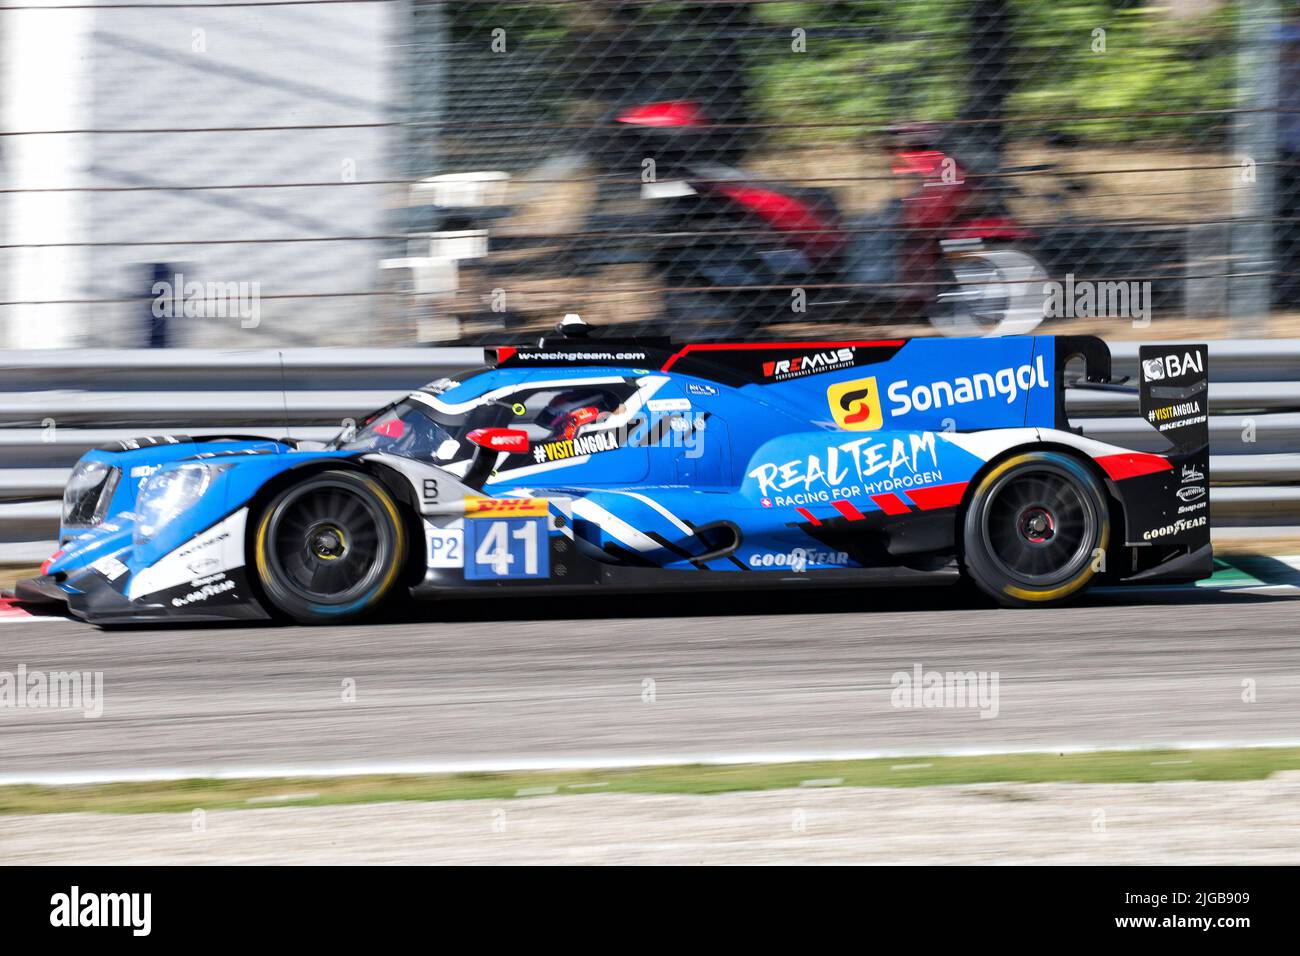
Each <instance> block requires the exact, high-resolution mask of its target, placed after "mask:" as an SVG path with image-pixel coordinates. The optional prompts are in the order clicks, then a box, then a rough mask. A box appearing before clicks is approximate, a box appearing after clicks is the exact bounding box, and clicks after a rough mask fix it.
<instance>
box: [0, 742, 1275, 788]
mask: <svg viewBox="0 0 1300 956" xmlns="http://www.w3.org/2000/svg"><path fill="white" fill-rule="evenodd" d="M1266 747H1300V740H1297V739H1285V740H1270V741H1240V740H1203V741H1192V742H1190V743H1189V742H1185V741H1173V742H1170V741H1166V742H1161V741H1147V742H1143V743H1141V744H1124V745H1120V746H1105V745H1103V746H1090V745H1088V744H1063V745H1057V746H1049V745H1046V744H1044V745H1041V746H1036V747H1008V748H996V747H994V748H984V747H971V748H956V749H942V748H941V749H938V750H933V749H929V750H916V749H912V750H820V751H798V750H792V751H757V752H753V753H747V752H744V751H738V752H736V753H724V754H712V755H708V756H701V755H700V754H680V755H673V756H666V755H660V756H651V757H629V756H617V757H615V756H609V757H601V756H593V757H555V758H552V759H548V758H546V757H504V758H500V759H485V760H436V761H406V762H401V761H394V762H387V763H337V764H304V765H302V766H283V765H281V766H263V767H247V768H238V769H229V768H228V769H213V768H205V767H165V768H158V769H151V770H87V771H75V770H73V771H54V772H50V773H29V772H21V771H20V772H18V773H3V774H0V786H11V785H15V784H32V785H36V786H86V785H92V784H100V783H141V782H150V781H169V780H193V779H209V780H247V779H252V778H256V777H263V778H269V777H357V776H370V775H376V776H388V775H401V774H420V775H430V774H452V773H511V772H516V771H521V772H522V771H539V770H549V771H565V770H627V769H635V768H638V767H680V766H687V765H691V764H704V765H708V766H728V765H735V764H786V763H821V762H827V761H837V760H882V759H883V760H915V759H917V758H919V757H989V756H1007V755H1014V754H1036V753H1043V754H1048V753H1055V754H1082V753H1128V752H1133V751H1141V750H1177V751H1195V750H1238V749H1250V750H1254V749H1260V748H1266Z"/></svg>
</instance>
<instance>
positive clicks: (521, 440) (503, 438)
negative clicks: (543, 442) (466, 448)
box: [465, 428, 532, 455]
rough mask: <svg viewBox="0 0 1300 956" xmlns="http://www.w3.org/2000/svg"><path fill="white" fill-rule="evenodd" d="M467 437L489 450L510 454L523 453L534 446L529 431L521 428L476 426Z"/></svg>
mask: <svg viewBox="0 0 1300 956" xmlns="http://www.w3.org/2000/svg"><path fill="white" fill-rule="evenodd" d="M465 437H466V438H468V439H469V440H470V441H472V442H473V443H474V444H476V445H478V446H480V447H482V448H486V449H488V450H489V451H503V452H506V453H507V454H510V455H522V454H524V453H525V452H527V451H528V449H529V448H530V447H532V446H531V444H530V443H529V441H528V432H526V431H524V430H523V429H521V428H476V429H474V430H473V431H472V432H470V433H469V434H468V435H466V436H465Z"/></svg>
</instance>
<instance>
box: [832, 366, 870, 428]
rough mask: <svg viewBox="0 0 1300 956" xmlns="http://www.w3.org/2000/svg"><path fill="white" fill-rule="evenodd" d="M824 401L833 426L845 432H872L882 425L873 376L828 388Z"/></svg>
mask: <svg viewBox="0 0 1300 956" xmlns="http://www.w3.org/2000/svg"><path fill="white" fill-rule="evenodd" d="M826 401H827V402H828V403H829V404H830V409H831V415H832V416H834V418H835V424H837V425H839V426H840V428H843V429H845V430H847V431H851V432H866V431H874V430H875V429H877V428H879V427H880V426H881V425H882V424H884V416H883V415H882V414H881V412H880V389H879V388H877V387H876V379H875V377H874V376H873V377H872V378H859V379H854V380H853V381H851V382H840V383H839V384H838V385H832V386H830V388H828V389H826Z"/></svg>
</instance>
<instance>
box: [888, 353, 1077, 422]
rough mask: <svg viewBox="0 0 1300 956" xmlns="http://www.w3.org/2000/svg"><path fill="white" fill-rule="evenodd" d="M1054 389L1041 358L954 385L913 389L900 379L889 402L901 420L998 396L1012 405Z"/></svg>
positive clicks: (891, 389)
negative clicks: (1042, 390)
mask: <svg viewBox="0 0 1300 956" xmlns="http://www.w3.org/2000/svg"><path fill="white" fill-rule="evenodd" d="M1050 387H1051V386H1050V385H1049V384H1048V382H1047V372H1046V370H1045V369H1044V368H1043V357H1042V356H1041V355H1039V356H1037V357H1035V359H1034V361H1033V364H1025V365H1019V366H1016V367H1015V368H1000V369H998V370H997V371H996V372H976V373H975V374H974V375H970V376H966V375H961V376H958V377H957V378H954V379H953V380H952V381H947V380H944V381H939V382H931V383H929V384H928V385H917V386H912V384H911V383H910V382H909V381H908V380H907V379H905V378H904V379H899V380H898V381H897V382H894V383H893V384H892V385H890V386H889V389H888V391H889V400H890V401H891V402H894V403H895V404H894V405H893V406H891V407H890V409H889V414H890V415H891V416H893V417H895V418H897V417H898V416H899V415H906V414H907V413H908V412H911V411H918V412H924V411H928V410H929V409H932V408H943V407H944V406H947V405H965V404H967V403H969V402H978V401H982V400H984V399H986V398H993V397H994V396H997V395H1004V396H1006V400H1007V404H1008V405H1010V404H1011V403H1012V402H1014V401H1015V400H1016V398H1017V397H1018V396H1019V395H1021V394H1022V393H1026V392H1030V391H1033V390H1034V389H1038V388H1050Z"/></svg>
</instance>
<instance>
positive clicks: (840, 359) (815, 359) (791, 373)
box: [763, 346, 857, 382]
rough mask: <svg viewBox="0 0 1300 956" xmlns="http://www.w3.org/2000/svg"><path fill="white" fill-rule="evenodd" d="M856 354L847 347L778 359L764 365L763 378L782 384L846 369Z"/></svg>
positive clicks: (852, 349)
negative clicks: (808, 376) (833, 370)
mask: <svg viewBox="0 0 1300 956" xmlns="http://www.w3.org/2000/svg"><path fill="white" fill-rule="evenodd" d="M856 354H857V349H856V348H853V347H851V346H846V347H845V348H842V349H830V350H829V351H826V352H809V353H807V354H805V355H796V356H795V357H794V358H788V359H776V360H775V361H771V362H764V363H763V377H764V378H770V379H773V380H774V381H778V382H780V381H783V380H785V379H788V378H801V377H803V376H804V375H814V374H816V373H817V372H829V371H831V370H832V369H837V368H846V367H847V366H850V365H852V364H853V359H854V356H855V355H856Z"/></svg>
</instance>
